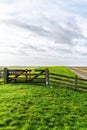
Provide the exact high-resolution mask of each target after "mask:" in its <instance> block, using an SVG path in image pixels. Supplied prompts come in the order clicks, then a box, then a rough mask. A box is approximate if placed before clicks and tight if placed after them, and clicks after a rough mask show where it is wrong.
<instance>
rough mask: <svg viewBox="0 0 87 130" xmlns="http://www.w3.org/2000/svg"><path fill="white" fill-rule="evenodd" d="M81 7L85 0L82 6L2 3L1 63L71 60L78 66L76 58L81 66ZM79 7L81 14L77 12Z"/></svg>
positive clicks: (86, 23) (45, 0) (49, 1)
mask: <svg viewBox="0 0 87 130" xmlns="http://www.w3.org/2000/svg"><path fill="white" fill-rule="evenodd" d="M81 2H82V0H81ZM84 4H87V2H86V1H85V0H84V1H83V2H82V5H81V4H80V2H79V1H78V0H77V1H75V0H72V1H70V0H68V1H67V2H65V1H64V0H61V1H57V0H42V1H41V0H37V1H36V0H32V1H30V0H25V1H23V0H8V2H7V1H6V0H4V1H1V2H0V36H1V37H0V56H1V60H0V64H3V65H4V64H11V65H12V64H14V65H16V64H19V65H20V63H21V65H26V64H27V65H28V64H38V65H40V64H41V65H42V64H43V65H44V64H49V65H50V64H56V65H57V64H59V63H60V64H63V65H64V64H65V65H66V64H71V63H72V61H73V63H72V64H74V63H75V64H77V63H78V62H77V61H76V59H75V58H78V59H79V64H81V63H82V61H83V64H84V63H85V61H84V57H87V53H86V52H87V44H86V41H87V31H86V30H87V18H86V16H85V15H83V14H84V11H85V8H84V10H83V7H85V5H84ZM80 7H81V9H82V12H83V13H81V11H80V12H79V8H80ZM7 56H8V58H7ZM71 57H72V58H71ZM7 59H8V60H7ZM27 59H29V61H28V60H27ZM71 59H72V61H71Z"/></svg>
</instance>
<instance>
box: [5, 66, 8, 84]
mask: <svg viewBox="0 0 87 130" xmlns="http://www.w3.org/2000/svg"><path fill="white" fill-rule="evenodd" d="M4 83H5V84H7V83H8V69H7V68H4Z"/></svg>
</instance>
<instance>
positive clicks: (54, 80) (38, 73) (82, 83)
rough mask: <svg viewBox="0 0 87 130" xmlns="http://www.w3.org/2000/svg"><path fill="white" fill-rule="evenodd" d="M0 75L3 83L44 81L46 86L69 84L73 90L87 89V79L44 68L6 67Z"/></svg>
mask: <svg viewBox="0 0 87 130" xmlns="http://www.w3.org/2000/svg"><path fill="white" fill-rule="evenodd" d="M0 77H3V78H4V83H6V84H7V83H41V84H42V83H44V84H45V85H46V86H47V87H50V86H51V84H53V85H55V84H56V86H70V87H73V88H74V89H75V90H77V89H80V88H82V89H87V80H85V79H81V78H79V77H78V76H77V75H76V76H74V77H73V76H66V75H61V74H55V73H49V70H48V68H46V69H35V70H32V69H23V70H21V69H17V70H15V69H13V70H12V69H8V68H4V70H3V71H0Z"/></svg>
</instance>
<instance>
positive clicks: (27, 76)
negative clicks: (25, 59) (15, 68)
mask: <svg viewBox="0 0 87 130" xmlns="http://www.w3.org/2000/svg"><path fill="white" fill-rule="evenodd" d="M27 82H28V70H27V69H26V83H27Z"/></svg>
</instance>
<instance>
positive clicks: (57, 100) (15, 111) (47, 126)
mask: <svg viewBox="0 0 87 130" xmlns="http://www.w3.org/2000/svg"><path fill="white" fill-rule="evenodd" d="M86 129H87V94H86V93H79V92H75V91H72V90H67V89H64V88H47V87H45V86H35V85H29V84H24V85H22V84H15V85H12V84H9V85H2V86H0V130H86Z"/></svg>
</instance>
